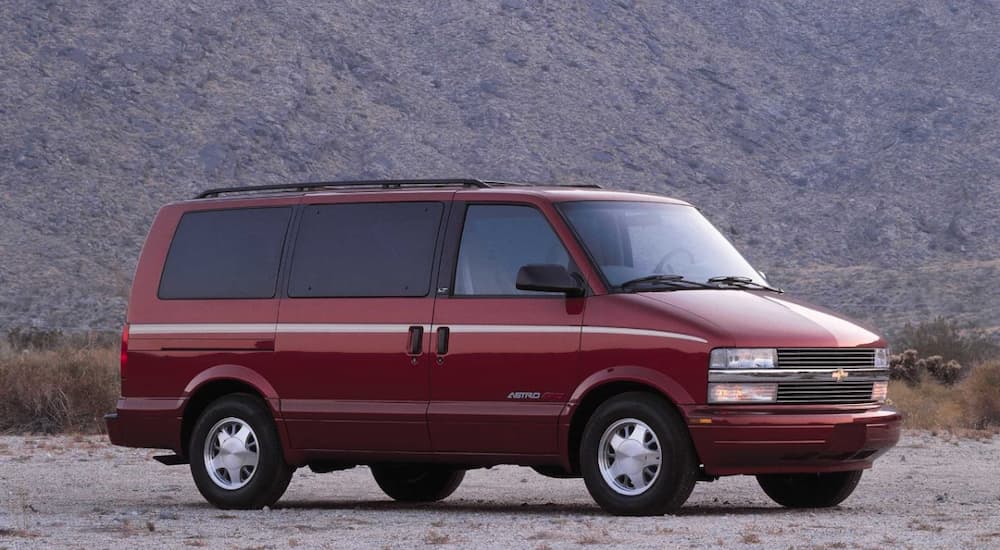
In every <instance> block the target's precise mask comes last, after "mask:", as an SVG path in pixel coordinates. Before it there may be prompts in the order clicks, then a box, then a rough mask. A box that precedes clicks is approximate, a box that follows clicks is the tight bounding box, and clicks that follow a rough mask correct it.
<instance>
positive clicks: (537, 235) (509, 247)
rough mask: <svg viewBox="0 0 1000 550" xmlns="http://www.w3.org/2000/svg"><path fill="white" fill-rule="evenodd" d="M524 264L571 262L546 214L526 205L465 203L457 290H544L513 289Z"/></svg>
mask: <svg viewBox="0 0 1000 550" xmlns="http://www.w3.org/2000/svg"><path fill="white" fill-rule="evenodd" d="M527 264H561V265H564V266H566V267H567V268H569V267H570V266H569V254H567V253H566V249H565V248H563V245H562V243H561V242H560V241H559V238H558V237H557V236H556V234H555V232H554V231H553V230H552V227H551V226H550V225H549V223H548V222H547V221H546V220H545V216H543V215H542V213H541V212H539V211H538V210H536V209H534V208H532V207H530V206H512V205H472V206H469V209H468V211H467V214H466V217H465V227H464V228H463V229H462V243H461V245H460V247H459V251H458V266H457V267H456V270H455V294H456V295H477V294H478V295H512V294H543V295H544V294H548V293H538V292H531V291H526V290H518V289H517V287H516V286H515V283H516V281H517V272H518V270H519V269H521V266H524V265H527Z"/></svg>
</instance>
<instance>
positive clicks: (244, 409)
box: [188, 393, 295, 509]
mask: <svg viewBox="0 0 1000 550" xmlns="http://www.w3.org/2000/svg"><path fill="white" fill-rule="evenodd" d="M188 454H189V461H190V464H191V475H192V477H194V482H195V485H197V487H198V491H199V492H201V494H202V496H204V497H205V500H207V501H208V502H210V503H211V504H214V505H215V506H217V507H219V508H224V509H231V508H233V509H254V508H263V507H264V506H270V505H272V504H274V503H275V502H277V500H278V499H279V498H281V495H283V494H284V493H285V489H287V488H288V483H289V481H290V480H291V478H292V472H293V471H294V470H295V469H294V468H293V467H291V466H289V465H288V464H286V463H285V459H284V456H283V455H282V452H281V442H280V440H279V439H278V430H277V428H276V427H275V425H274V420H273V419H272V418H271V415H270V413H269V412H268V411H267V408H266V407H265V405H264V403H263V402H262V401H261V400H260V399H259V398H257V397H255V396H253V395H249V394H245V393H238V394H232V395H227V396H225V397H222V398H220V399H218V400H216V401H214V402H213V403H211V404H210V405H209V406H208V407H207V408H206V409H205V411H204V412H203V413H202V414H201V416H200V417H199V418H198V421H197V422H196V423H195V425H194V430H192V433H191V442H190V445H189V447H188Z"/></svg>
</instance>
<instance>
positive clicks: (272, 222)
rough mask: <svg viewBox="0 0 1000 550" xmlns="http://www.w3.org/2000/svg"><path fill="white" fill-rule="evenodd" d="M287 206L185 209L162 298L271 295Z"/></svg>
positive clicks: (165, 270)
mask: <svg viewBox="0 0 1000 550" xmlns="http://www.w3.org/2000/svg"><path fill="white" fill-rule="evenodd" d="M290 218H291V208H288V207H282V208H244V209H233V210H208V211H199V212H188V213H186V214H184V215H183V216H182V217H181V219H180V222H179V223H178V224H177V230H176V231H175V232H174V238H173V240H172V241H171V243H170V249H169V251H168V252H167V259H166V261H165V262H164V265H163V274H162V275H161V277H160V287H159V291H158V293H157V295H158V296H159V298H160V299H161V300H206V299H240V298H242V299H252V298H273V297H274V295H275V288H276V286H277V281H278V266H279V265H280V264H281V251H282V247H283V246H284V242H285V234H286V232H287V231H288V221H289V219H290Z"/></svg>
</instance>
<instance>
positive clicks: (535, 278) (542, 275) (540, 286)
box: [516, 264, 586, 298]
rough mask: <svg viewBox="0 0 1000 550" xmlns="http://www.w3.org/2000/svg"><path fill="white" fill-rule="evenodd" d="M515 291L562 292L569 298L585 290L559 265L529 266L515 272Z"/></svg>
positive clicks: (577, 295) (581, 284)
mask: <svg viewBox="0 0 1000 550" xmlns="http://www.w3.org/2000/svg"><path fill="white" fill-rule="evenodd" d="M516 286H517V289H518V290H535V291H539V292H562V293H563V294H565V295H566V296H569V297H571V298H574V297H579V296H583V295H584V294H585V293H586V290H585V289H584V287H583V283H581V282H580V281H579V280H578V279H577V278H576V277H574V276H573V275H572V274H570V272H569V271H567V270H566V267H565V266H561V265H559V264H531V265H526V266H522V267H521V269H519V270H517V285H516Z"/></svg>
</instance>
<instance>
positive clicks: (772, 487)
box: [757, 470, 861, 508]
mask: <svg viewBox="0 0 1000 550" xmlns="http://www.w3.org/2000/svg"><path fill="white" fill-rule="evenodd" d="M859 481H861V470H857V471H854V472H831V473H826V474H767V475H759V476H757V483H759V484H760V488H761V489H764V492H765V493H767V496H769V497H771V500H773V501H775V502H777V503H778V504H780V505H782V506H785V507H787V508H829V507H830V506H836V505H838V504H840V503H841V502H843V501H844V499H846V498H847V497H849V496H851V493H853V492H854V488H855V487H857V486H858V482H859Z"/></svg>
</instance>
